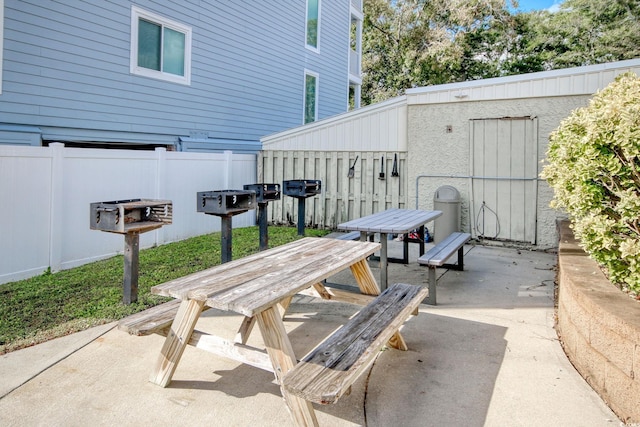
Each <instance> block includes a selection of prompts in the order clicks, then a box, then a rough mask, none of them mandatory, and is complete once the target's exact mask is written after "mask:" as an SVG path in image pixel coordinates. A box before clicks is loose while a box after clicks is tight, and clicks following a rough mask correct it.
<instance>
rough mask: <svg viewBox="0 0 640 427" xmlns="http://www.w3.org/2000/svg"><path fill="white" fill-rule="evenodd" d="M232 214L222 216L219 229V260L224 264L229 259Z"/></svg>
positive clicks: (230, 252) (230, 256)
mask: <svg viewBox="0 0 640 427" xmlns="http://www.w3.org/2000/svg"><path fill="white" fill-rule="evenodd" d="M232 218H233V217H232V216H231V215H225V216H222V217H221V219H222V224H221V229H220V234H221V239H220V250H221V252H222V254H221V262H222V264H224V263H225V262H229V261H231V259H232V258H233V257H232V251H231V240H232V228H233V227H232Z"/></svg>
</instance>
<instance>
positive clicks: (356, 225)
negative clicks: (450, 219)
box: [338, 208, 442, 291]
mask: <svg viewBox="0 0 640 427" xmlns="http://www.w3.org/2000/svg"><path fill="white" fill-rule="evenodd" d="M441 215H442V211H437V210H434V211H425V210H420V209H398V208H392V209H387V210H385V211H380V212H377V213H374V214H372V215H367V216H364V217H362V218H357V219H353V220H351V221H347V222H344V223H342V224H338V229H339V230H347V231H359V232H360V240H362V241H365V240H366V238H367V235H368V234H371V233H379V234H380V245H381V248H380V290H381V291H384V290H385V289H387V283H388V271H387V265H388V262H389V261H390V260H392V259H390V258H389V257H388V256H387V239H388V236H389V234H402V235H404V257H403V258H402V262H404V263H405V264H406V263H407V262H408V257H409V255H408V252H409V249H408V246H409V236H408V234H409V233H410V232H412V231H413V230H418V235H419V236H420V239H419V241H418V242H417V243H418V244H419V245H420V255H423V254H424V225H425V224H426V223H428V222H430V221H433V220H434V219H436V218H438V217H439V216H441Z"/></svg>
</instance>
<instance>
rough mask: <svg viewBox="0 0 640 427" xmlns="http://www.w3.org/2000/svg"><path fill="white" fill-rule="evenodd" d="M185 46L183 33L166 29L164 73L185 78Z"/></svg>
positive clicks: (163, 60) (163, 59)
mask: <svg viewBox="0 0 640 427" xmlns="http://www.w3.org/2000/svg"><path fill="white" fill-rule="evenodd" d="M184 46H185V36H184V34H183V33H181V32H178V31H175V30H172V29H170V28H165V29H164V50H163V55H162V71H164V72H165V73H171V74H176V75H178V76H184Z"/></svg>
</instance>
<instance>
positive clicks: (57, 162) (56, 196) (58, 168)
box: [49, 142, 65, 271]
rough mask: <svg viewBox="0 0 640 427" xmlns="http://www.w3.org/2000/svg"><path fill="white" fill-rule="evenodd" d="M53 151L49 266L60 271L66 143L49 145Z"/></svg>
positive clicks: (52, 269)
mask: <svg viewBox="0 0 640 427" xmlns="http://www.w3.org/2000/svg"><path fill="white" fill-rule="evenodd" d="M49 150H50V152H51V205H50V210H49V221H50V222H49V267H50V268H51V271H59V270H60V269H61V266H62V239H63V236H62V234H63V231H64V230H63V229H62V228H63V227H62V218H63V209H64V199H65V194H64V191H65V188H64V179H63V178H64V177H63V174H64V156H65V148H64V144H62V143H59V142H55V143H53V144H50V145H49Z"/></svg>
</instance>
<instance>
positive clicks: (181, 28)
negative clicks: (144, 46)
mask: <svg viewBox="0 0 640 427" xmlns="http://www.w3.org/2000/svg"><path fill="white" fill-rule="evenodd" d="M140 18H142V19H144V20H147V21H151V22H153V23H155V24H158V25H161V26H163V27H167V28H170V29H172V30H175V31H178V32H180V33H183V34H184V35H185V40H184V76H179V75H176V74H171V73H165V72H163V71H157V70H152V69H149V68H144V67H140V66H138V22H139V20H140ZM191 32H192V31H191V27H189V26H186V25H184V24H181V23H179V22H176V21H173V20H170V19H167V18H164V17H162V16H160V15H157V14H155V13H153V12H148V11H146V10H143V9H140V8H139V7H136V6H131V58H130V72H131V74H136V75H139V76H144V77H151V78H154V79H159V80H165V81H168V82H173V83H180V84H183V85H190V84H191Z"/></svg>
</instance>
